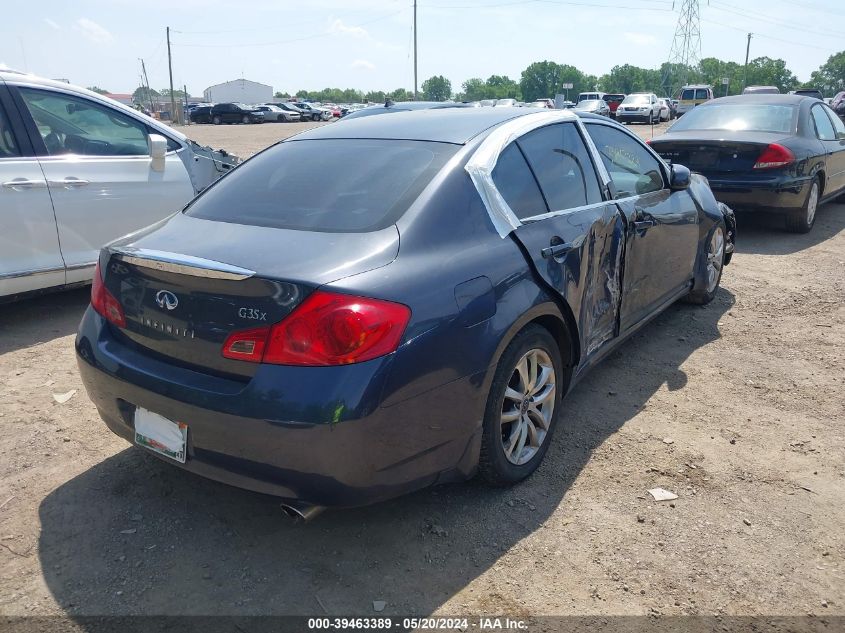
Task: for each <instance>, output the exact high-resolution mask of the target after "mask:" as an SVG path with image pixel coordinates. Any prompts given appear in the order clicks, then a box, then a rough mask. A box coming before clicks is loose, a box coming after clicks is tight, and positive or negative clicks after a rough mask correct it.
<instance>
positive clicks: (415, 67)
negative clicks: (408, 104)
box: [414, 0, 417, 101]
mask: <svg viewBox="0 0 845 633" xmlns="http://www.w3.org/2000/svg"><path fill="white" fill-rule="evenodd" d="M416 100H417V0H414V101H416Z"/></svg>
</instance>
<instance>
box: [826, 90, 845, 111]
mask: <svg viewBox="0 0 845 633" xmlns="http://www.w3.org/2000/svg"><path fill="white" fill-rule="evenodd" d="M830 107H831V108H833V111H834V112H836V114H838V115H839V116H840V117H845V90H843V91H842V92H837V93H836V96H834V97H833V99H832V100H831V102H830Z"/></svg>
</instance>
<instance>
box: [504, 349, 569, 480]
mask: <svg viewBox="0 0 845 633" xmlns="http://www.w3.org/2000/svg"><path fill="white" fill-rule="evenodd" d="M555 389H556V385H555V368H554V364H553V363H552V359H551V358H550V357H549V355H548V354H547V353H546V352H545V351H543V350H542V349H532V350H529V351H527V352H526V353H525V354H523V356H522V358H520V359H519V362H518V363H517V364H516V367H515V368H514V370H513V374H512V375H511V378H510V380H509V381H508V386H507V388H506V389H505V398H504V401H503V403H502V413H501V417H500V427H501V441H502V449H503V450H504V453H505V457H506V458H507V460H508V461H509V462H510V463H512V464H515V465H517V466H521V465H522V464H525V463H527V462H529V461H531V458H533V457H534V455H536V454H537V451H538V450H539V449H540V446H541V445H542V444H543V442H544V441H545V439H546V436H547V434H548V431H549V428H550V427H551V423H552V420H553V417H552V416H553V415H554V408H555Z"/></svg>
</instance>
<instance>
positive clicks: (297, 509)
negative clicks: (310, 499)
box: [282, 501, 325, 523]
mask: <svg viewBox="0 0 845 633" xmlns="http://www.w3.org/2000/svg"><path fill="white" fill-rule="evenodd" d="M323 510H325V508H324V507H323V506H314V505H311V504H308V503H299V502H296V501H286V502H285V503H283V504H282V512H284V513H285V514H286V515H288V516H289V517H290V518H291V519H294V520H296V521H302V522H303V523H307V522H308V521H311V520H312V519H314V517H316V516H317V515H318V514H320V513H322V512H323Z"/></svg>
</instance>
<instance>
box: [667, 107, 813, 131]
mask: <svg viewBox="0 0 845 633" xmlns="http://www.w3.org/2000/svg"><path fill="white" fill-rule="evenodd" d="M797 116H798V109H797V108H796V107H795V106H791V105H767V104H720V105H712V106H709V107H704V108H701V107H699V108H694V109H693V110H691V111H689V112H687V113H686V114H685V115H684V116H683V117H682V118H680V119H679V120H678V122H677V123H676V124H675V125H673V126H672V131H673V132H677V131H684V130H730V131H740V130H750V131H755V132H782V133H784V134H792V133H794V132H795V129H796V126H797Z"/></svg>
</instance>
